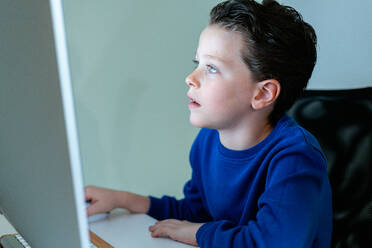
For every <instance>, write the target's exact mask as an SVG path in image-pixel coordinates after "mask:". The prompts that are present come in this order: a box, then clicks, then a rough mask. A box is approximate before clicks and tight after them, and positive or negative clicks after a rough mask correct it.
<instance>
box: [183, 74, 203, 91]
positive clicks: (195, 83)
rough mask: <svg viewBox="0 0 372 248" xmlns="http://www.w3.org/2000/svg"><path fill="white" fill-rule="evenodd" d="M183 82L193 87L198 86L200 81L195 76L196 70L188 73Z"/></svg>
mask: <svg viewBox="0 0 372 248" xmlns="http://www.w3.org/2000/svg"><path fill="white" fill-rule="evenodd" d="M185 82H186V84H187V85H188V86H190V87H194V88H199V87H200V82H199V80H198V79H197V77H196V70H194V71H193V72H192V73H190V74H189V75H188V76H187V77H186V79H185Z"/></svg>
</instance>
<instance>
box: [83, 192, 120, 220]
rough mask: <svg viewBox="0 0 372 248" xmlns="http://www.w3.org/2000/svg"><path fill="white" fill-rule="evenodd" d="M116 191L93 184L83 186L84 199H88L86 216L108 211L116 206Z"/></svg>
mask: <svg viewBox="0 0 372 248" xmlns="http://www.w3.org/2000/svg"><path fill="white" fill-rule="evenodd" d="M116 194H117V191H115V190H111V189H105V188H100V187H95V186H87V187H85V201H90V202H91V205H90V206H89V207H88V208H87V212H88V216H91V215H93V214H98V213H105V212H109V211H111V210H112V209H114V208H116V207H117V196H116Z"/></svg>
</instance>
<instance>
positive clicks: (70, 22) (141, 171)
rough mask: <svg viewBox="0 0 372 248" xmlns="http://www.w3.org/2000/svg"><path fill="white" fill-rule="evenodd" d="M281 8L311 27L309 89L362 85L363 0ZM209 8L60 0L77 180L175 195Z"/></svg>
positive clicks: (365, 79) (367, 6) (367, 34)
mask: <svg viewBox="0 0 372 248" xmlns="http://www.w3.org/2000/svg"><path fill="white" fill-rule="evenodd" d="M281 2H285V3H290V4H291V5H292V6H294V7H296V8H298V9H299V10H300V12H301V13H302V14H303V16H304V19H305V20H307V21H309V22H310V23H311V24H313V26H314V27H315V29H316V30H317V33H318V37H319V60H318V64H317V66H316V68H315V71H314V74H313V77H312V79H311V81H310V88H354V87H363V86H367V85H371V82H372V80H371V75H372V63H371V59H370V55H371V45H370V44H372V35H371V31H372V27H371V23H372V20H371V19H372V18H371V17H370V16H369V15H368V13H370V12H371V9H372V2H370V1H364V0H363V1H362V0H355V1H353V2H352V4H353V5H352V6H350V3H351V2H350V1H346V0H340V1H336V0H333V1H324V0H312V1H308V0H301V1H281ZM215 3H216V1H212V0H203V1H200V0H177V1H175V0H159V1H149V0H110V1H98V0H89V1H88V0H80V1H76V0H65V1H64V7H65V19H66V29H67V39H68V48H69V53H70V61H71V62H70V63H71V67H72V80H73V85H74V91H75V100H76V106H77V115H78V116H77V120H78V127H79V134H80V137H81V149H82V161H83V168H84V174H85V184H96V185H101V186H105V187H111V188H116V189H125V190H130V191H134V192H137V193H141V194H153V195H158V196H160V195H162V194H170V195H176V196H181V195H182V186H183V184H184V182H185V181H186V180H187V179H188V178H189V176H190V168H189V163H188V152H189V148H190V146H191V143H192V141H193V139H194V137H195V135H196V133H197V131H198V130H197V129H196V128H194V127H192V126H191V125H190V124H189V122H188V116H189V111H188V108H187V103H188V100H187V98H186V92H187V86H186V84H185V83H184V78H185V77H186V75H187V74H188V73H189V72H190V71H191V70H192V69H193V65H192V62H191V60H192V59H193V58H194V53H195V50H196V47H197V42H198V38H199V34H200V32H201V30H202V29H203V27H204V26H205V25H206V24H207V21H208V13H209V10H210V8H211V7H212V6H214V5H215ZM350 13H351V14H350Z"/></svg>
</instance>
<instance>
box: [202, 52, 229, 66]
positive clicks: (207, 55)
mask: <svg viewBox="0 0 372 248" xmlns="http://www.w3.org/2000/svg"><path fill="white" fill-rule="evenodd" d="M204 56H205V57H207V58H211V59H213V60H217V61H220V62H222V63H224V64H228V62H227V61H226V60H225V59H223V58H220V57H218V56H214V55H209V54H205V55H204ZM195 57H198V55H197V54H196V55H195Z"/></svg>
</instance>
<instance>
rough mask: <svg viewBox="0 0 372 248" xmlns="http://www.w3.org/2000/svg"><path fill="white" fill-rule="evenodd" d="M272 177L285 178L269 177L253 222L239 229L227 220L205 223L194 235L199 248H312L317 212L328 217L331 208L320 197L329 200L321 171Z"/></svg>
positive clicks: (306, 171) (299, 172) (303, 171)
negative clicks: (270, 178) (269, 180)
mask: <svg viewBox="0 0 372 248" xmlns="http://www.w3.org/2000/svg"><path fill="white" fill-rule="evenodd" d="M287 162H291V161H287ZM297 162H299V161H297ZM278 166H282V167H285V165H284V164H278ZM274 174H286V176H285V177H281V176H280V175H273V176H274V177H275V180H273V181H272V183H270V184H269V185H268V187H267V188H266V190H265V191H264V193H263V194H262V195H261V196H260V198H259V200H258V209H259V210H258V212H257V214H256V217H255V218H254V219H251V220H249V221H248V222H247V223H243V224H241V225H240V224H237V223H233V222H231V221H228V220H217V221H212V222H208V223H206V224H204V225H203V226H201V227H200V229H199V230H198V232H197V234H196V239H197V242H198V244H199V246H200V247H201V248H203V247H231V248H238V247H270V248H271V247H274V248H276V247H313V245H314V244H313V242H314V237H315V236H316V232H317V231H318V230H319V229H318V226H319V215H320V214H321V213H320V212H322V211H323V212H325V213H326V214H328V213H329V212H328V209H330V207H329V205H331V203H330V202H329V201H328V200H329V198H330V197H324V196H325V195H326V196H329V192H325V191H328V189H329V187H328V186H329V185H327V182H328V180H327V179H326V178H325V177H327V175H326V174H325V173H324V171H323V170H318V171H317V170H306V169H300V170H294V171H292V172H289V171H280V172H278V173H274ZM278 178H280V179H278ZM329 214H331V213H329ZM315 242H316V240H315Z"/></svg>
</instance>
